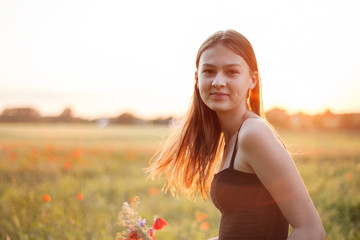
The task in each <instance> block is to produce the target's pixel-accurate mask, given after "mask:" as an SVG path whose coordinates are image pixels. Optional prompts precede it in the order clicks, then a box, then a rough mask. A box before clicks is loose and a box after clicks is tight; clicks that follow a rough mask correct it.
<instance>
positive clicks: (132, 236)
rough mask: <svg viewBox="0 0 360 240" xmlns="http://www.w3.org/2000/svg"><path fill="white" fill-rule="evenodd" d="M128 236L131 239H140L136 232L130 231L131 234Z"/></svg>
mask: <svg viewBox="0 0 360 240" xmlns="http://www.w3.org/2000/svg"><path fill="white" fill-rule="evenodd" d="M128 238H129V239H130V240H138V239H139V237H138V235H137V233H136V232H130V233H129V235H128Z"/></svg>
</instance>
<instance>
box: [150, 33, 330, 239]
mask: <svg viewBox="0 0 360 240" xmlns="http://www.w3.org/2000/svg"><path fill="white" fill-rule="evenodd" d="M196 69H197V71H196V72H195V84H194V93H193V97H192V102H191V104H190V107H189V110H188V112H187V115H186V117H185V118H184V120H183V122H182V123H181V124H180V125H177V127H176V128H175V130H174V132H173V134H172V135H171V136H170V138H169V139H168V141H167V143H166V145H165V146H164V147H163V148H162V150H161V151H160V152H159V154H157V155H156V156H157V157H156V160H155V161H154V162H153V163H152V165H151V166H150V170H151V175H152V176H154V175H158V174H161V173H162V172H166V176H167V189H170V190H171V191H173V192H180V193H192V192H200V193H201V194H202V195H203V197H206V194H207V192H208V190H209V189H210V195H211V199H212V201H213V202H214V204H215V206H216V207H217V208H218V209H219V210H220V211H221V214H222V215H221V222H220V230H219V236H218V237H216V238H214V239H219V240H235V239H236V240H241V239H252V240H254V239H259V240H260V239H262V240H264V239H274V240H275V239H276V240H282V239H311V240H315V239H324V238H325V232H324V228H323V226H322V223H321V220H320V217H319V215H318V213H317V211H316V209H315V207H314V204H313V202H312V200H311V199H310V196H309V194H308V192H307V190H306V187H305V185H304V183H303V181H302V179H301V177H300V175H299V173H298V171H297V169H296V167H295V165H294V162H293V160H292V158H291V156H290V155H289V153H288V152H287V150H286V148H285V146H284V144H283V143H282V141H281V140H280V138H279V137H278V135H277V133H276V132H275V131H274V129H273V128H272V127H271V126H270V125H269V123H268V122H267V121H266V120H265V115H264V112H263V106H262V92H261V81H260V75H259V70H258V66H257V61H256V58H255V53H254V51H253V48H252V46H251V44H250V42H249V41H248V40H247V39H246V38H245V37H244V36H243V35H241V34H240V33H238V32H236V31H234V30H227V31H220V32H216V33H215V34H213V35H211V36H210V37H209V38H208V39H207V40H206V41H205V42H204V43H203V44H202V45H201V47H200V49H199V51H198V54H197V57H196ZM289 224H290V225H291V226H292V228H293V230H292V231H291V233H290V235H289V236H288V227H289Z"/></svg>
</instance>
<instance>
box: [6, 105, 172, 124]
mask: <svg viewBox="0 0 360 240" xmlns="http://www.w3.org/2000/svg"><path fill="white" fill-rule="evenodd" d="M172 119H173V117H159V118H155V119H151V120H144V119H141V118H139V117H137V116H135V115H134V114H132V113H122V114H120V115H118V116H116V117H113V118H97V119H86V118H79V117H74V115H73V111H72V109H71V108H65V109H64V110H63V111H62V112H61V113H60V114H59V115H58V116H41V114H40V113H39V111H37V110H36V109H34V108H31V107H23V108H6V109H4V110H3V111H2V112H1V115H0V123H1V122H7V123H97V124H100V125H108V124H170V122H171V121H172Z"/></svg>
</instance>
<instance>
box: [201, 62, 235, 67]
mask: <svg viewBox="0 0 360 240" xmlns="http://www.w3.org/2000/svg"><path fill="white" fill-rule="evenodd" d="M201 66H203V67H216V66H215V65H214V64H211V63H204V64H201ZM224 67H241V64H237V63H232V64H226V65H224Z"/></svg>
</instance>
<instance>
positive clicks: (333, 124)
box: [0, 107, 360, 130]
mask: <svg viewBox="0 0 360 240" xmlns="http://www.w3.org/2000/svg"><path fill="white" fill-rule="evenodd" d="M266 118H267V120H268V121H269V122H270V123H271V124H272V125H273V126H274V127H275V128H276V129H298V130H305V129H326V130H330V129H346V130H360V113H347V114H334V113H332V112H331V111H330V110H326V111H325V112H323V113H320V114H316V115H308V114H304V113H301V112H300V113H296V114H292V115H290V114H288V113H287V112H286V110H284V109H280V108H273V109H271V110H269V111H267V112H266ZM171 121H173V117H171V116H170V117H159V118H154V119H151V120H144V119H142V118H139V117H137V116H135V115H134V114H132V113H122V114H120V115H118V116H116V117H113V118H97V119H92V120H90V119H85V118H78V117H74V115H73V111H72V109H71V108H65V109H64V110H63V111H62V112H61V113H60V114H59V115H58V116H41V114H40V113H39V112H38V111H37V110H36V109H34V108H31V107H24V108H6V109H4V110H3V111H2V113H1V115H0V123H1V122H8V123H14V122H18V123H24V122H28V123H96V124H98V125H99V126H106V125H108V124H161V125H169V124H170V123H171Z"/></svg>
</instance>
